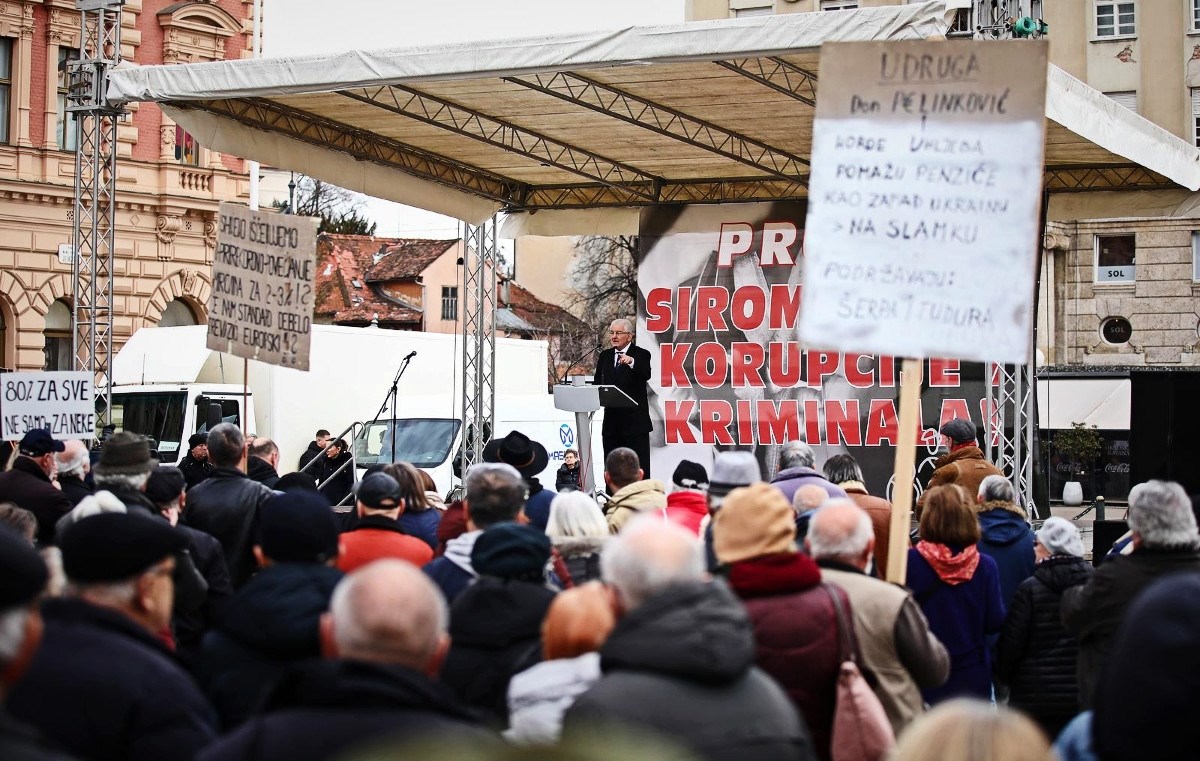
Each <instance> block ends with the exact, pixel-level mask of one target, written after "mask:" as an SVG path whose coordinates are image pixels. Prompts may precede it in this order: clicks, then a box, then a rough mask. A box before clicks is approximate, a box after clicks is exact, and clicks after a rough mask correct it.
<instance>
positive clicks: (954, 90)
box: [800, 41, 1046, 363]
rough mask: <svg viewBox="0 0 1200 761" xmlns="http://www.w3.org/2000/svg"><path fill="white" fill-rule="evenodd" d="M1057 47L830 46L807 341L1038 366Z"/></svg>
mask: <svg viewBox="0 0 1200 761" xmlns="http://www.w3.org/2000/svg"><path fill="white" fill-rule="evenodd" d="M1045 85H1046V45H1045V43H1044V42H1025V41H1023V42H1003V43H988V42H978V43H974V42H971V43H967V42H928V41H923V42H890V43H846V44H829V45H825V46H823V48H822V51H821V89H820V94H819V97H818V100H817V111H816V119H815V120H814V122H813V153H812V174H811V177H810V179H809V212H808V221H807V225H806V238H805V257H806V259H805V268H804V301H803V305H802V310H801V319H800V336H801V340H803V341H804V342H805V343H806V344H807V345H809V346H813V347H817V348H821V349H834V350H841V351H855V352H876V353H883V354H891V355H894V356H904V357H920V358H926V357H935V356H940V357H956V358H960V359H972V360H978V361H992V362H1015V363H1024V362H1026V361H1028V358H1029V352H1030V327H1031V326H1030V321H1031V319H1032V315H1033V298H1034V288H1035V271H1036V261H1037V257H1036V247H1037V245H1038V244H1039V241H1038V222H1039V218H1038V214H1039V204H1040V200H1041V187H1042V182H1041V179H1042V161H1043V143H1044V112H1045V97H1046V95H1045Z"/></svg>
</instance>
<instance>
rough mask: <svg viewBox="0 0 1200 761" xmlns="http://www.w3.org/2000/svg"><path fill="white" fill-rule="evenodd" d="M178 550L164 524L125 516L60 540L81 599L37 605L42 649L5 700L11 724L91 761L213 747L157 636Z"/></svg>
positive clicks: (179, 543)
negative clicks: (26, 725)
mask: <svg viewBox="0 0 1200 761" xmlns="http://www.w3.org/2000/svg"><path fill="white" fill-rule="evenodd" d="M183 546H184V540H183V538H182V536H181V535H180V534H179V533H178V532H176V531H175V530H174V529H172V528H171V527H170V526H169V525H167V524H166V523H165V522H162V521H160V520H157V519H151V518H146V517H144V516H139V515H129V514H126V513H105V514H101V515H95V516H92V517H88V518H84V519H82V520H81V521H79V522H78V523H76V524H74V525H73V526H71V527H70V528H69V529H68V530H67V531H66V532H65V533H64V534H63V536H62V537H60V539H59V547H60V548H61V550H62V562H63V568H64V571H65V572H66V576H67V579H68V581H69V582H70V583H71V585H72V587H73V588H74V589H75V590H76V594H77V595H78V596H77V597H70V598H57V599H48V600H46V601H45V602H43V603H42V619H43V620H44V622H45V629H44V633H43V637H42V642H41V647H40V648H39V649H38V651H37V653H36V654H35V655H34V657H33V660H32V661H31V662H30V664H29V668H28V670H27V671H26V672H25V674H24V676H23V677H22V678H21V680H20V681H19V682H18V683H17V685H16V687H15V688H14V689H13V691H12V692H11V693H10V694H8V695H7V696H6V700H5V706H6V708H7V709H8V710H9V711H10V712H11V713H12V715H13V717H15V718H16V719H18V720H21V721H25V722H28V723H29V724H32V725H33V726H35V727H36V728H37V729H38V730H40V731H41V732H42V733H43V734H45V735H46V737H47V738H49V739H51V740H53V741H55V742H57V743H59V744H60V745H61V746H62V747H63V748H64V749H65V750H67V751H68V752H71V753H74V754H77V755H79V756H80V757H81V758H85V759H88V760H89V761H162V759H175V758H178V759H190V758H191V757H192V756H193V755H194V754H195V753H196V752H197V751H198V750H200V749H201V748H203V747H205V746H206V745H208V744H209V743H210V742H211V741H212V740H213V738H214V736H215V728H216V721H215V717H214V715H213V712H212V708H211V706H209V705H208V703H207V702H206V701H205V700H204V696H203V695H202V694H201V693H200V691H199V690H198V689H197V687H196V685H195V683H193V682H192V680H191V678H190V677H189V676H188V675H187V673H186V672H185V671H184V670H183V668H182V666H181V665H180V664H179V663H178V662H177V661H176V660H175V657H174V655H173V654H172V653H171V652H170V651H169V650H168V649H167V647H166V646H165V645H164V644H163V642H162V640H161V639H160V636H159V635H160V634H161V633H162V632H164V631H165V630H166V629H167V627H168V625H169V622H170V614H171V604H170V601H171V582H170V575H171V566H172V565H173V561H172V560H171V558H172V556H173V555H174V554H175V553H177V552H179V551H180V550H182V549H183ZM102 547H115V548H119V550H120V551H118V552H103V551H97V550H98V548H102ZM129 579H133V591H132V592H126V591H123V590H124V589H126V585H125V582H127V581H128V580H129ZM126 595H127V596H126Z"/></svg>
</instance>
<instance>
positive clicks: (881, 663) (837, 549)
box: [804, 499, 950, 736]
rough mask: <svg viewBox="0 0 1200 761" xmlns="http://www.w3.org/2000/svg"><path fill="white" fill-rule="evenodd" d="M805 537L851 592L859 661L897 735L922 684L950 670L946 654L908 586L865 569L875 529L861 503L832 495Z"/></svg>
mask: <svg viewBox="0 0 1200 761" xmlns="http://www.w3.org/2000/svg"><path fill="white" fill-rule="evenodd" d="M804 544H805V546H806V547H807V549H808V553H809V554H810V555H811V556H812V558H813V559H814V560H816V561H817V565H818V566H820V568H821V576H822V578H823V579H824V580H825V582H826V583H828V584H832V585H834V586H836V587H840V588H841V589H842V590H843V591H845V592H846V595H847V596H848V597H849V598H850V607H851V610H852V612H853V618H854V632H855V634H856V635H857V637H858V644H859V647H861V648H862V655H863V665H864V666H866V668H867V669H869V670H870V671H871V672H872V673H873V674H875V677H876V680H877V682H876V685H875V694H876V696H877V697H878V698H879V702H880V703H882V704H883V708H884V710H885V711H886V712H887V715H888V719H889V720H890V721H891V723H892V729H893V730H895V732H896V735H897V736H899V735H900V732H901V730H903V729H904V727H906V726H907V725H908V724H909V723H910V722H911V721H912V720H913V719H914V718H916V717H917V716H918V715H920V714H921V712H922V711H924V710H925V708H924V701H923V700H922V699H921V690H923V689H931V688H934V687H938V686H940V685H942V684H943V683H945V681H946V679H947V677H949V675H950V655H949V653H947V651H946V648H945V647H944V646H943V645H942V643H941V642H939V641H938V638H937V637H936V636H934V635H933V633H932V632H931V631H930V630H929V622H928V621H927V620H926V618H925V614H924V613H922V612H921V606H920V605H918V604H917V601H916V600H914V599H913V596H912V593H911V592H909V591H908V590H907V589H905V588H904V587H900V586H896V585H893V584H888V583H887V582H885V581H882V580H880V579H876V578H872V577H870V576H868V575H867V573H866V571H867V568H868V567H869V565H870V562H871V555H872V553H873V552H874V549H875V532H874V530H873V528H872V526H871V519H870V517H869V516H868V515H867V514H866V512H864V511H863V510H862V509H861V508H860V507H858V506H857V505H855V504H854V503H853V502H852V501H850V500H849V499H838V500H830V501H829V502H827V503H826V504H825V505H823V506H822V507H821V508H820V509H818V510H817V511H816V513H814V514H813V517H812V520H811V521H810V523H809V527H808V536H807V537H806V538H805V540H804Z"/></svg>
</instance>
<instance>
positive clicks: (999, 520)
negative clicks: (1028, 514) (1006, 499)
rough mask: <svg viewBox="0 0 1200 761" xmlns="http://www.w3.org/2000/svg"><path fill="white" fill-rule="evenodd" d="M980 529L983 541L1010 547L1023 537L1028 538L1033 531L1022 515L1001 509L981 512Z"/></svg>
mask: <svg viewBox="0 0 1200 761" xmlns="http://www.w3.org/2000/svg"><path fill="white" fill-rule="evenodd" d="M979 529H980V533H981V534H982V535H983V541H985V542H987V543H988V544H991V545H995V546H999V547H1008V546H1010V545H1012V544H1014V543H1016V542H1017V541H1019V540H1021V539H1026V540H1028V539H1029V532H1030V531H1031V529H1030V528H1029V524H1028V523H1026V522H1025V519H1024V518H1022V517H1021V516H1020V515H1017V514H1016V513H1014V512H1011V511H1009V510H1001V509H995V510H987V511H985V512H982V513H979ZM1030 543H1031V544H1032V542H1030Z"/></svg>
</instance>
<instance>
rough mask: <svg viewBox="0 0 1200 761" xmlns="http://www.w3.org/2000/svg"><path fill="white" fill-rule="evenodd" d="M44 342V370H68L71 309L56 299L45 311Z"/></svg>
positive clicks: (69, 367)
mask: <svg viewBox="0 0 1200 761" xmlns="http://www.w3.org/2000/svg"><path fill="white" fill-rule="evenodd" d="M43 336H44V340H45V349H44V351H45V354H46V366H45V369H46V370H70V369H72V368H73V367H74V363H73V362H72V361H71V307H69V306H68V305H67V303H66V302H65V301H63V300H62V299H58V300H57V301H55V302H54V303H53V304H51V305H50V308H49V309H47V310H46V330H45V332H44V333H43Z"/></svg>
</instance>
